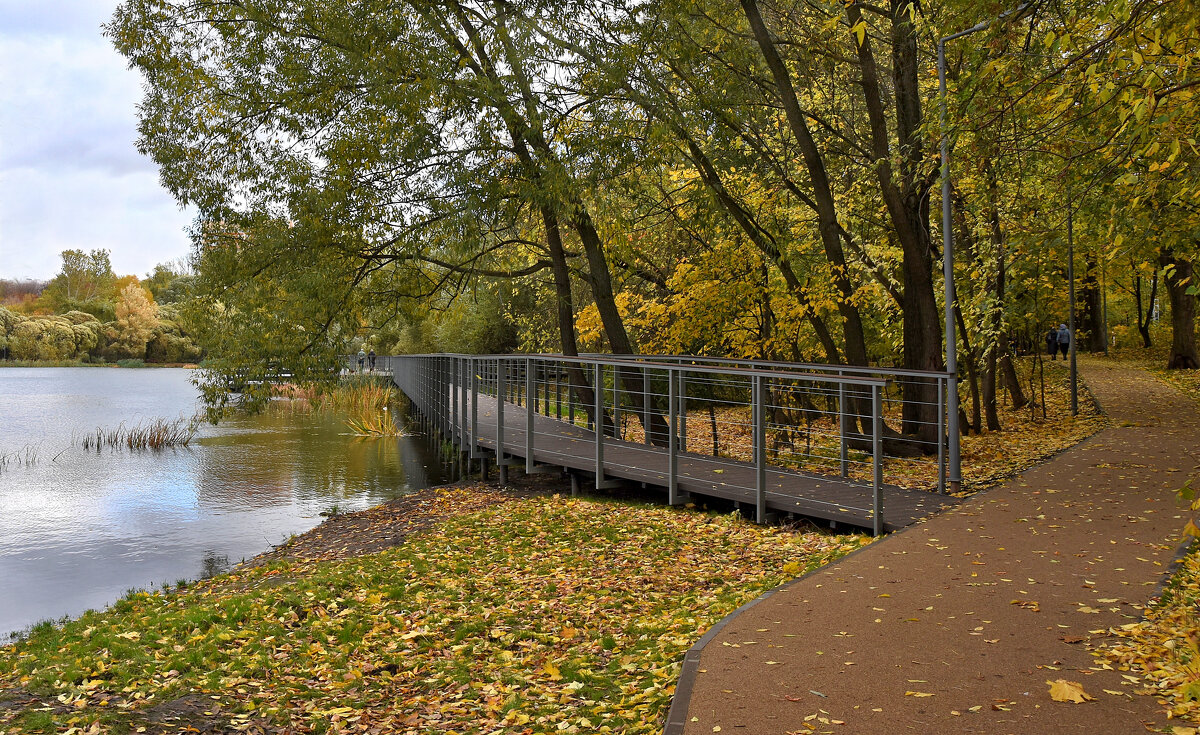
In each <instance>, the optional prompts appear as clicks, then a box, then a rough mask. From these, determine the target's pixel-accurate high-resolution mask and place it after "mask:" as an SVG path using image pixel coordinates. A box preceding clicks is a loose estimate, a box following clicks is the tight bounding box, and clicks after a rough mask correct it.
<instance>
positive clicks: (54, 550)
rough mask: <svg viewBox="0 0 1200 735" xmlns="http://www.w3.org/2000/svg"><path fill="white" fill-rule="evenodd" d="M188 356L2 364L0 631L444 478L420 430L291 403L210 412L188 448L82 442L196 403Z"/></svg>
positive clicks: (255, 548)
mask: <svg viewBox="0 0 1200 735" xmlns="http://www.w3.org/2000/svg"><path fill="white" fill-rule="evenodd" d="M190 372H191V371H188V370H183V369H143V370H122V369H106V368H5V369H0V456H2V455H6V454H7V455H9V456H10V457H12V455H13V454H14V453H22V454H23V453H25V451H26V450H27V448H29V447H32V448H33V449H34V450H35V451H36V460H35V461H34V462H33V463H32V464H31V465H25V464H23V463H19V462H13V461H10V462H9V464H8V465H7V467H5V468H3V469H0V641H2V640H3V639H4V638H5V637H6V636H7V633H8V632H10V631H14V630H20V629H23V628H25V627H27V626H29V625H31V624H33V623H35V622H38V621H39V620H44V619H47V618H49V619H57V618H60V617H62V616H64V615H78V614H79V613H81V612H83V611H85V610H87V609H89V608H101V607H103V606H105V605H107V604H109V603H111V602H113V601H114V600H115V599H117V598H118V597H120V596H121V595H123V594H124V593H125V592H126V591H127V590H129V589H131V588H142V587H154V586H158V585H159V584H161V583H163V582H169V583H174V582H176V581H177V580H180V579H196V578H198V577H202V576H206V575H210V574H213V573H217V572H220V571H223V570H224V569H227V568H228V567H229V566H230V565H231V564H236V563H237V562H239V561H241V560H242V559H245V558H249V557H251V556H254V555H255V554H258V553H260V552H262V551H266V550H267V549H269V548H270V546H271V545H272V544H278V543H280V542H281V541H283V540H284V539H286V538H287V537H288V536H290V535H291V534H294V533H301V532H303V531H306V530H308V529H310V528H312V527H313V526H315V525H317V524H318V523H319V522H320V521H321V520H322V519H321V517H320V515H319V514H320V513H321V512H322V511H325V510H328V509H329V508H330V507H331V506H334V505H336V506H337V507H338V508H339V510H341V511H349V510H358V509H362V508H366V507H368V506H371V505H375V504H378V503H381V502H383V501H385V500H388V499H390V498H393V497H396V496H398V495H402V494H404V493H406V492H409V491H411V490H414V489H418V488H421V487H427V486H429V485H431V484H435V483H437V482H440V481H441V479H442V478H441V476H440V468H439V465H438V463H437V460H436V457H435V455H434V454H433V453H432V450H430V449H429V447H428V445H427V444H426V443H425V440H424V439H422V438H421V437H403V438H388V439H361V438H358V437H354V436H350V435H348V434H347V433H346V432H347V430H346V428H345V426H344V425H343V424H342V423H341V421H340V419H339V418H338V417H336V416H330V415H327V414H320V413H317V414H312V413H307V412H304V411H297V410H295V409H294V407H292V406H290V405H289V404H286V403H279V404H275V405H273V406H272V407H271V408H270V409H269V410H268V411H266V412H265V413H264V414H261V415H258V416H248V417H238V418H234V419H230V420H226V421H223V422H222V423H221V424H220V425H219V426H216V427H213V426H210V425H208V424H204V425H203V426H202V428H201V429H200V432H199V434H198V435H197V438H196V439H194V440H193V442H192V444H191V446H189V447H187V448H184V449H174V450H172V449H168V450H165V451H161V452H154V451H149V450H145V451H129V450H123V451H109V450H104V451H102V452H100V453H97V452H95V451H94V450H93V451H91V452H87V451H84V450H83V449H81V448H79V447H78V446H75V445H73V438H74V437H77V436H80V435H82V434H83V433H85V432H88V431H94V430H95V429H96V428H97V427H99V426H102V427H106V428H107V427H115V426H116V425H118V424H120V423H121V422H125V423H126V424H136V423H137V422H138V421H140V420H151V419H155V418H158V417H163V418H169V419H174V418H177V417H179V416H180V415H183V416H191V415H192V414H193V413H194V412H195V411H196V409H197V408H198V406H199V403H198V394H197V391H196V389H195V388H194V387H193V386H192V384H191V383H190V382H189V381H190Z"/></svg>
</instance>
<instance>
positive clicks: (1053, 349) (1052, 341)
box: [1046, 327, 1058, 360]
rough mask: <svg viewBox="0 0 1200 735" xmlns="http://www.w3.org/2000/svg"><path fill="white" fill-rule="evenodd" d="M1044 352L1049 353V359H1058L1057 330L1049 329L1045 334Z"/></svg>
mask: <svg viewBox="0 0 1200 735" xmlns="http://www.w3.org/2000/svg"><path fill="white" fill-rule="evenodd" d="M1046 352H1049V353H1050V359H1051V360H1054V359H1057V357H1058V329H1056V328H1055V327H1050V331H1049V332H1046Z"/></svg>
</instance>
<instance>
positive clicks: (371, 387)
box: [316, 380, 396, 415]
mask: <svg viewBox="0 0 1200 735" xmlns="http://www.w3.org/2000/svg"><path fill="white" fill-rule="evenodd" d="M395 401H396V389H395V388H393V387H392V386H389V385H384V384H382V383H379V382H376V381H373V380H356V381H352V382H346V383H339V384H338V385H337V387H335V388H333V389H332V390H328V391H325V392H323V393H321V395H320V396H318V398H317V400H316V407H317V408H318V409H321V410H328V411H345V412H347V413H351V414H355V415H357V414H360V413H362V412H365V411H382V410H383V409H384V408H386V407H387V406H389V405H390V404H392V403H394V402H395Z"/></svg>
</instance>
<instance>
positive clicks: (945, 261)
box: [937, 4, 1074, 492]
mask: <svg viewBox="0 0 1200 735" xmlns="http://www.w3.org/2000/svg"><path fill="white" fill-rule="evenodd" d="M1026 7H1028V5H1027V4H1022V5H1020V6H1019V7H1017V8H1015V9H1013V10H1010V11H1008V12H1007V13H1004V14H1002V15H1000V16H998V17H996V18H995V19H993V20H985V21H983V22H982V23H977V24H975V25H973V26H971V27H970V28H968V29H967V30H965V31H959V32H958V33H952V34H950V35H949V36H946V37H944V38H940V39H938V44H937V64H938V91H939V92H940V93H941V111H940V123H941V128H942V140H941V151H942V277H943V281H944V283H945V291H946V292H945V301H946V373H947V374H948V375H949V379H948V380H947V383H948V393H949V395H948V396H947V404H946V410H947V413H948V414H949V416H948V417H947V429H948V433H949V435H950V436H949V442H950V446H949V452H948V453H949V455H950V457H949V459H950V478H949V479H950V491H951V492H955V491H957V490H959V489H960V488H961V487H962V457H961V453H960V446H959V437H960V430H959V425H958V336H957V335H956V334H955V333H954V300H955V298H956V296H955V293H954V232H953V230H952V229H951V222H950V220H951V205H950V134H949V132H948V131H947V129H946V42H947V41H953V40H954V39H956V38H962V37H963V36H968V35H970V34H972V33H978V32H979V31H982V30H986V29H987V28H988V27H989V26H991V24H992V23H994V22H995V21H997V20H1003V19H1004V18H1006V17H1008V16H1010V15H1013V14H1014V13H1020V12H1021V11H1023V10H1024V9H1025V8H1026ZM1073 336H1074V333H1073V332H1072V337H1073ZM1072 343H1073V342H1072ZM1072 354H1074V353H1072ZM938 441H941V439H940V438H939V439H938Z"/></svg>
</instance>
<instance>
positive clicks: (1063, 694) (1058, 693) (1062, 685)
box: [1046, 679, 1094, 704]
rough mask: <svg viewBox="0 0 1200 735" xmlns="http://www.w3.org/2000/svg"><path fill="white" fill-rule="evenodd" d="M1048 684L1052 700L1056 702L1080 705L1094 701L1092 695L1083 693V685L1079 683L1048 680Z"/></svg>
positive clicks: (1064, 680)
mask: <svg viewBox="0 0 1200 735" xmlns="http://www.w3.org/2000/svg"><path fill="white" fill-rule="evenodd" d="M1046 683H1047V684H1049V685H1050V698H1051V699H1053V700H1054V701H1055V702H1074V703H1075V704H1080V703H1082V702H1089V701H1091V700H1092V699H1094V697H1092V696H1091V695H1090V694H1088V693H1087V692H1085V691H1083V685H1081V684H1080V683H1079V682H1077V681H1067V680H1066V679H1055V680H1054V681H1049V680H1047V681H1046Z"/></svg>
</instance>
